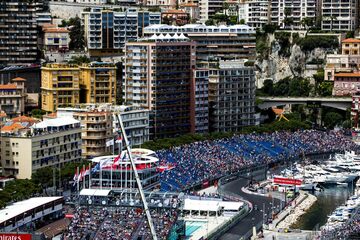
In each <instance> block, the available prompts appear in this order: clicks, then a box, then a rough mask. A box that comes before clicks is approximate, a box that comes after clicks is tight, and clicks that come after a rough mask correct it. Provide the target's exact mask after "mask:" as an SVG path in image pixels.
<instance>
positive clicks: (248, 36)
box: [144, 24, 256, 69]
mask: <svg viewBox="0 0 360 240" xmlns="http://www.w3.org/2000/svg"><path fill="white" fill-rule="evenodd" d="M144 33H145V35H146V36H152V35H156V36H157V35H159V34H163V35H164V34H170V35H174V34H180V33H182V34H184V35H185V36H186V37H188V38H189V39H190V40H192V41H194V42H195V43H196V68H198V69H206V68H217V65H218V62H219V61H220V60H224V61H225V60H235V59H249V60H255V57H256V54H255V46H256V39H255V30H254V29H253V28H251V27H249V26H246V25H233V26H206V25H202V24H187V25H184V26H169V25H153V26H149V27H146V28H145V30H144ZM156 36H155V37H156Z"/></svg>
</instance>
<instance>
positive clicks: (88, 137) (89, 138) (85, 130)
mask: <svg viewBox="0 0 360 240" xmlns="http://www.w3.org/2000/svg"><path fill="white" fill-rule="evenodd" d="M84 110H85V109H84ZM73 117H74V118H75V119H76V120H78V121H80V123H81V129H82V133H81V139H82V145H81V150H82V156H83V157H85V158H92V157H98V156H101V155H104V154H106V153H111V152H112V149H111V147H107V146H106V142H108V141H111V140H112V139H113V138H114V135H113V125H112V113H111V112H110V111H98V110H97V109H95V110H87V111H84V112H83V111H75V112H73Z"/></svg>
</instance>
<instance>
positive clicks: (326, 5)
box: [321, 0, 360, 31]
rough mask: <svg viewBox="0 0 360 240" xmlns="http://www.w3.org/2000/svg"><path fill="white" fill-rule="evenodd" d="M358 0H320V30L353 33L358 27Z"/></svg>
mask: <svg viewBox="0 0 360 240" xmlns="http://www.w3.org/2000/svg"><path fill="white" fill-rule="evenodd" d="M359 4H360V3H359V1H358V0H322V24H321V29H322V30H327V31H330V30H331V31H354V30H355V29H356V28H357V27H358V26H359V15H358V14H359V11H358V8H359Z"/></svg>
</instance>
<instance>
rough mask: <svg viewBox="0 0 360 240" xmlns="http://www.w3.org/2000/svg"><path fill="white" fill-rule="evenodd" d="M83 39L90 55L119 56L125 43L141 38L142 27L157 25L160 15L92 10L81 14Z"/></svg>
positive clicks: (142, 12) (128, 11)
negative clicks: (83, 30) (83, 31)
mask: <svg viewBox="0 0 360 240" xmlns="http://www.w3.org/2000/svg"><path fill="white" fill-rule="evenodd" d="M82 18H83V24H84V28H85V39H86V43H87V48H88V50H89V53H90V55H92V56H95V55H109V54H120V53H121V52H122V51H121V49H122V48H123V47H124V45H125V43H126V42H129V41H135V40H136V39H137V38H138V36H142V35H143V33H142V30H143V28H144V27H146V26H149V25H151V24H159V23H160V21H161V15H160V13H153V12H145V11H137V10H136V9H133V8H131V9H127V10H126V11H125V12H114V11H112V10H102V9H100V8H92V9H91V10H90V11H89V12H83V13H82Z"/></svg>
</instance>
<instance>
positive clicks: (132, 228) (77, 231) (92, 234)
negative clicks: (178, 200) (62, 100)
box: [63, 207, 177, 240]
mask: <svg viewBox="0 0 360 240" xmlns="http://www.w3.org/2000/svg"><path fill="white" fill-rule="evenodd" d="M150 213H151V216H152V219H153V223H154V227H155V231H156V234H157V237H158V239H167V236H168V235H169V232H170V230H171V228H172V226H173V224H174V223H175V221H176V220H177V210H176V209H165V208H161V209H160V208H156V209H155V208H154V209H151V210H150ZM85 239H94V240H104V239H106V240H118V239H121V240H132V239H136V240H138V239H141V240H148V239H152V238H151V234H150V229H149V227H148V224H147V220H146V216H145V212H144V211H143V210H142V209H141V208H125V207H116V208H96V207H90V208H86V207H79V208H77V209H76V211H75V213H74V217H73V219H72V221H71V223H70V226H69V227H68V229H67V231H66V232H65V233H64V234H63V240H85Z"/></svg>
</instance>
